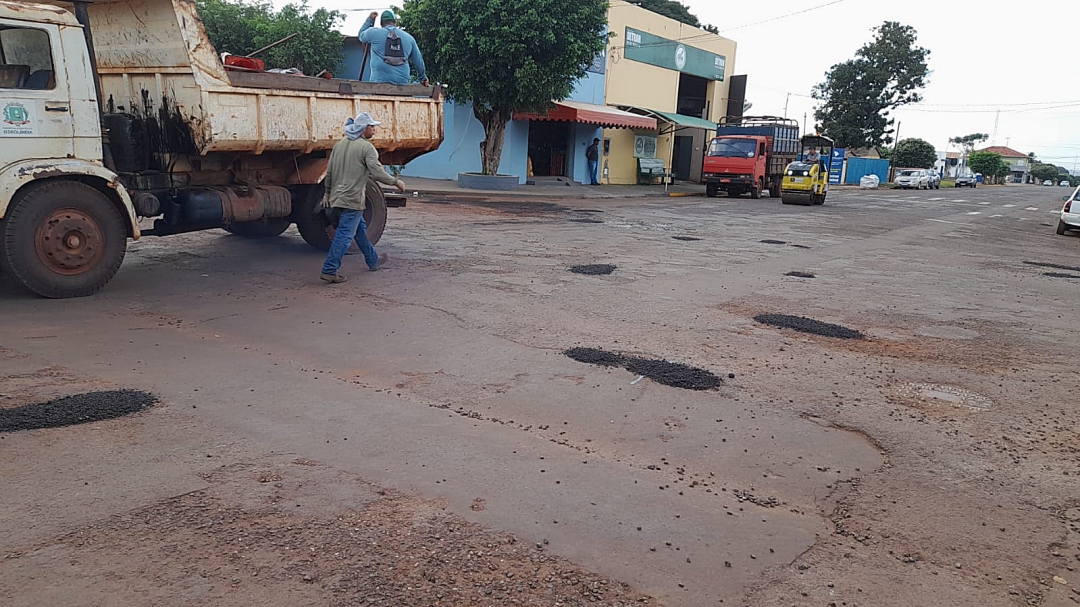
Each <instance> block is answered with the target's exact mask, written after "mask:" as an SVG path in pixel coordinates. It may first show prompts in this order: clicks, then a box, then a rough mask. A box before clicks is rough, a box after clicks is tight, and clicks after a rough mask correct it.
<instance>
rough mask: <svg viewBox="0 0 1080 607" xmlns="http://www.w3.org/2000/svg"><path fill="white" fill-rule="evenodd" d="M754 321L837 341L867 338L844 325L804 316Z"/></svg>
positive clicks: (765, 317)
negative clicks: (832, 338)
mask: <svg viewBox="0 0 1080 607" xmlns="http://www.w3.org/2000/svg"><path fill="white" fill-rule="evenodd" d="M754 320H756V321H757V322H759V323H761V324H763V325H770V326H773V327H780V328H782V329H794V330H796V331H799V332H800V333H812V334H814V335H822V336H824V337H835V338H837V339H863V338H864V337H865V335H863V334H862V333H861V332H859V331H856V330H855V329H849V328H847V327H845V326H842V325H834V324H832V323H827V322H821V321H820V320H814V319H812V318H805V317H803V316H788V315H787V314H759V315H758V316H755V317H754Z"/></svg>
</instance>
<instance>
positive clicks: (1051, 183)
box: [1043, 179, 1054, 185]
mask: <svg viewBox="0 0 1080 607" xmlns="http://www.w3.org/2000/svg"><path fill="white" fill-rule="evenodd" d="M1043 185H1054V182H1053V181H1050V180H1049V179H1047V180H1046V181H1043Z"/></svg>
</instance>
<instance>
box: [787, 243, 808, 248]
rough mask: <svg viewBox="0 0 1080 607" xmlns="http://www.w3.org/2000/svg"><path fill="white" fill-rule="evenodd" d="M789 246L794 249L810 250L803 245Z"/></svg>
mask: <svg viewBox="0 0 1080 607" xmlns="http://www.w3.org/2000/svg"><path fill="white" fill-rule="evenodd" d="M791 246H793V247H795V248H796V249H809V248H810V247H808V246H806V245H804V244H793V245H791Z"/></svg>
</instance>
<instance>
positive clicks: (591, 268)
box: [570, 263, 615, 276]
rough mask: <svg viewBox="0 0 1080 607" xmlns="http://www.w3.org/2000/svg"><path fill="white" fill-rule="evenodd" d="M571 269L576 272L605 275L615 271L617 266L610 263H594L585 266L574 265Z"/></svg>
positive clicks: (588, 274) (587, 274)
mask: <svg viewBox="0 0 1080 607" xmlns="http://www.w3.org/2000/svg"><path fill="white" fill-rule="evenodd" d="M570 271H571V272H573V273H574V274H584V275H586V276H603V275H605V274H611V273H612V272H614V271H615V266H613V265H611V264H609V263H592V264H586V265H583V266H574V267H572V268H570Z"/></svg>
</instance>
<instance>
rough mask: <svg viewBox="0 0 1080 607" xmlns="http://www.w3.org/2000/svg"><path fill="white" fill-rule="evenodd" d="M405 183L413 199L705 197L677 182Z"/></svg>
mask: <svg viewBox="0 0 1080 607" xmlns="http://www.w3.org/2000/svg"><path fill="white" fill-rule="evenodd" d="M402 180H404V181H405V184H406V191H405V193H406V195H407V196H409V197H412V195H413V193H414V192H416V193H418V194H419V195H420V196H425V197H431V196H445V197H449V198H505V199H508V200H529V199H550V198H567V199H570V198H573V199H584V200H588V199H611V198H662V197H665V196H673V197H682V196H705V186H703V185H699V184H695V183H677V184H675V185H672V186H668V188H667V191H665V190H664V186H662V185H599V186H587V185H581V184H579V183H573V182H569V181H565V180H562V179H558V180H556V179H550V178H537V179H535V182H536V185H522V186H518V189H516V190H512V191H509V192H502V191H495V190H467V189H463V188H460V187H458V184H457V181H453V180H450V179H425V178H423V177H402Z"/></svg>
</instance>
